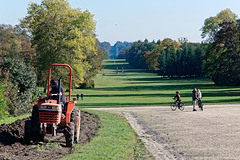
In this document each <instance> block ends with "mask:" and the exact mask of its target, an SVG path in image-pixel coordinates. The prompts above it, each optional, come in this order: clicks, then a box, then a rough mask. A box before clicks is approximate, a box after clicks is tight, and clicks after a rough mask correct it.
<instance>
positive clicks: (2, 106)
mask: <svg viewBox="0 0 240 160" xmlns="http://www.w3.org/2000/svg"><path fill="white" fill-rule="evenodd" d="M4 84H5V83H3V82H2V81H1V83H0V111H1V112H0V119H3V118H5V117H7V116H8V115H9V113H8V108H7V101H6V99H5V97H4V94H5V85H4Z"/></svg>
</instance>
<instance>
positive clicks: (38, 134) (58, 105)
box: [24, 64, 80, 147]
mask: <svg viewBox="0 0 240 160" xmlns="http://www.w3.org/2000/svg"><path fill="white" fill-rule="evenodd" d="M57 66H62V67H67V68H69V72H70V78H69V88H68V91H69V94H68V95H67V97H66V103H63V102H62V101H61V98H60V96H61V95H62V93H61V89H60V87H61V78H62V77H60V78H59V81H58V93H57V94H56V95H55V96H56V97H58V98H57V100H56V99H54V100H52V99H49V100H43V99H41V98H42V97H40V99H39V100H38V103H37V105H35V106H34V107H33V110H32V116H31V120H28V121H26V122H25V136H24V138H25V142H26V143H30V142H31V141H34V142H36V141H43V140H44V136H45V134H47V133H51V134H52V136H56V133H64V135H65V138H66V146H67V147H72V146H73V145H74V142H75V143H78V141H79V136H80V110H79V108H78V107H76V106H75V104H76V98H73V100H72V101H71V100H70V99H71V82H72V68H71V67H70V66H69V65H66V64H52V65H51V66H50V67H49V69H48V88H47V96H49V94H50V92H49V88H50V77H51V68H52V67H57ZM64 98H65V97H64Z"/></svg>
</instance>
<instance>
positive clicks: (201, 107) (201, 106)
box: [200, 103, 203, 111]
mask: <svg viewBox="0 0 240 160" xmlns="http://www.w3.org/2000/svg"><path fill="white" fill-rule="evenodd" d="M200 109H201V111H203V104H202V103H201V105H200Z"/></svg>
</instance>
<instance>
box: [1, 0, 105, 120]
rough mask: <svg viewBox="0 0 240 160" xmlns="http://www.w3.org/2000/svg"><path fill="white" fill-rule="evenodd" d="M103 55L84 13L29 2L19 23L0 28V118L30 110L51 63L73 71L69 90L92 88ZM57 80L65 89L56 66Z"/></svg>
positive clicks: (48, 1) (55, 2)
mask: <svg viewBox="0 0 240 160" xmlns="http://www.w3.org/2000/svg"><path fill="white" fill-rule="evenodd" d="M103 57H104V52H103V51H102V50H101V49H100V48H99V41H98V39H97V38H96V35H95V22H94V20H93V15H92V14H91V13H90V12H89V11H84V12H82V11H81V10H80V9H72V8H71V7H70V5H69V3H68V2H67V1H65V0H43V1H42V2H41V4H37V3H33V2H32V3H30V4H29V7H28V12H27V15H26V17H24V18H23V19H22V20H21V21H20V24H19V25H16V26H14V27H13V26H11V25H0V80H1V85H0V110H1V112H0V118H3V117H5V116H8V115H9V114H10V115H13V116H17V115H20V114H23V113H26V112H28V111H29V109H30V108H31V106H32V105H33V104H34V103H35V101H36V100H37V99H38V96H39V91H38V89H37V86H41V87H44V88H46V85H47V83H46V82H47V75H48V67H49V66H50V65H51V64H54V63H62V64H69V65H70V66H71V67H72V69H73V75H74V76H73V79H72V82H73V86H74V87H76V88H80V87H87V88H90V87H94V82H93V80H92V78H93V77H94V76H95V75H96V74H97V73H98V72H99V70H100V69H101V68H102V60H103ZM60 76H63V83H62V84H63V85H66V86H67V85H68V83H67V82H68V78H69V77H68V75H66V71H65V68H61V67H60V68H57V67H56V68H55V69H54V70H53V71H52V77H51V78H54V79H58V78H59V77H60ZM65 82H66V83H65ZM64 87H65V86H64Z"/></svg>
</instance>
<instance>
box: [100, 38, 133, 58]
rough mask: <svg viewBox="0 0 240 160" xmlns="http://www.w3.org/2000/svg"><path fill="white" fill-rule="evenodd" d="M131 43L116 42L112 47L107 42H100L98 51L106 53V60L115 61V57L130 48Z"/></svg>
mask: <svg viewBox="0 0 240 160" xmlns="http://www.w3.org/2000/svg"><path fill="white" fill-rule="evenodd" d="M132 45H133V42H120V41H117V42H116V43H115V44H114V45H113V46H111V44H110V43H109V42H100V43H99V47H100V49H102V50H104V51H105V52H106V55H107V58H110V59H115V58H116V57H117V55H118V54H119V53H120V52H121V51H122V50H124V49H127V48H130V47H131V46H132Z"/></svg>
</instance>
